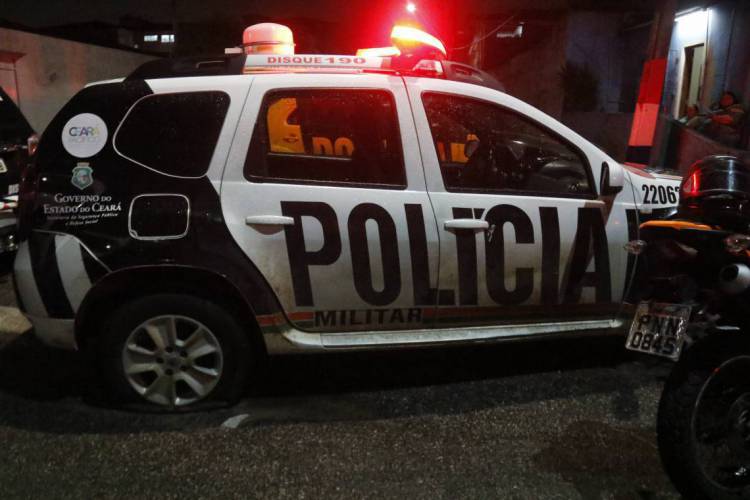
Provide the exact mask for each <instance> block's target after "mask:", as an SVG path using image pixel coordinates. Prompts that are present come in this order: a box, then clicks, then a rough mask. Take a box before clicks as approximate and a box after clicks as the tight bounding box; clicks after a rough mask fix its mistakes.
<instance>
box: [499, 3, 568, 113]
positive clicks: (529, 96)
mask: <svg viewBox="0 0 750 500" xmlns="http://www.w3.org/2000/svg"><path fill="white" fill-rule="evenodd" d="M528 24H531V23H527V25H528ZM531 29H532V28H531V27H529V28H527V31H530V30H531ZM543 30H544V33H543V38H541V39H539V40H538V41H536V43H534V44H533V45H531V46H529V47H526V50H524V51H522V52H519V53H516V54H501V55H500V57H497V56H495V55H494V54H491V53H490V54H487V56H486V57H487V59H489V60H490V61H494V60H499V63H497V64H492V65H488V66H489V67H488V68H487V71H489V72H490V73H492V74H493V75H495V76H496V77H497V79H498V80H500V82H501V83H502V84H503V85H504V86H505V91H506V92H507V93H508V94H510V95H512V96H515V97H517V98H519V99H521V100H522V101H525V102H527V103H529V104H531V105H532V106H535V107H536V108H539V109H540V110H542V111H544V112H545V113H547V114H548V115H550V116H553V117H555V118H558V119H559V118H560V116H561V115H562V110H563V92H562V87H561V86H560V76H559V75H560V69H561V68H562V66H563V63H564V62H565V50H564V47H565V43H566V36H567V34H566V16H564V15H563V16H560V18H559V19H557V20H556V21H554V22H546V23H545V24H544V25H543ZM524 36H526V34H524ZM502 57H507V58H506V59H502Z"/></svg>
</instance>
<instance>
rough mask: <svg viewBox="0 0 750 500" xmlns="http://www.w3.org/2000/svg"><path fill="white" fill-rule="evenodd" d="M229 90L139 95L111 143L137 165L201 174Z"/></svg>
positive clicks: (186, 174)
mask: <svg viewBox="0 0 750 500" xmlns="http://www.w3.org/2000/svg"><path fill="white" fill-rule="evenodd" d="M228 109H229V96H228V95H227V94H226V93H224V92H219V91H201V92H180V93H174V94H154V95H150V96H147V97H145V98H143V99H141V100H140V101H138V102H137V103H136V104H135V106H133V108H132V109H131V110H130V111H129V112H128V114H127V115H126V116H125V118H124V119H123V121H122V123H121V124H120V127H119V128H118V130H117V133H116V134H115V137H114V140H113V143H114V146H115V149H116V150H117V152H118V153H119V154H120V155H122V156H124V157H125V158H128V159H129V160H131V161H134V162H136V163H138V164H140V165H143V166H145V167H148V168H151V169H153V170H156V171H158V172H161V173H164V174H167V175H174V176H178V177H190V178H197V177H201V176H203V175H205V173H206V171H207V170H208V167H209V163H210V162H211V157H212V156H213V154H214V149H215V148H216V142H217V141H218V139H219V134H220V133H221V128H222V126H223V125H224V118H225V117H226V114H227V110H228Z"/></svg>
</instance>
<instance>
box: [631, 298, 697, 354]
mask: <svg viewBox="0 0 750 500" xmlns="http://www.w3.org/2000/svg"><path fill="white" fill-rule="evenodd" d="M689 321H690V306H686V305H683V304H661V303H658V302H641V303H640V304H638V309H636V312H635V318H634V319H633V324H632V325H630V333H629V334H628V339H627V340H626V341H625V347H626V348H627V349H630V350H631V351H637V352H642V353H645V354H653V355H654V356H663V357H665V358H669V359H672V360H674V361H677V359H679V357H680V353H681V352H682V345H683V344H684V343H685V332H686V331H687V326H688V322H689Z"/></svg>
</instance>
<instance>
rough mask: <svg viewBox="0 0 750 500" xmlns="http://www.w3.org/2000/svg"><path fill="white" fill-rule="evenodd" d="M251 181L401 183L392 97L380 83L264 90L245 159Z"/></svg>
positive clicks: (403, 178)
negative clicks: (378, 86)
mask: <svg viewBox="0 0 750 500" xmlns="http://www.w3.org/2000/svg"><path fill="white" fill-rule="evenodd" d="M245 177H246V178H247V179H248V180H250V181H253V182H285V183H295V184H323V185H346V186H350V187H373V188H386V189H393V188H398V189H404V188H406V174H405V171H404V161H403V152H402V149H401V138H400V132H399V128H398V121H397V115H396V104H395V102H394V99H393V96H392V95H391V94H390V93H389V92H386V91H383V90H363V89H293V90H292V89H290V90H276V91H272V92H269V93H268V94H266V96H265V98H264V99H263V104H262V105H261V109H260V113H259V115H258V120H257V122H256V124H255V130H254V131H253V137H252V140H251V142H250V148H249V150H248V154H247V159H246V161H245Z"/></svg>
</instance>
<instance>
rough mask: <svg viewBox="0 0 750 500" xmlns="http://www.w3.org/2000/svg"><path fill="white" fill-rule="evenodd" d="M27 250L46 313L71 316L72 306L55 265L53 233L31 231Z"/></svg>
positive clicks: (52, 316) (53, 316)
mask: <svg viewBox="0 0 750 500" xmlns="http://www.w3.org/2000/svg"><path fill="white" fill-rule="evenodd" d="M29 252H30V254H31V268H32V271H33V273H34V281H36V284H37V288H38V289H39V295H40V296H41V297H42V302H43V303H44V307H45V309H47V314H49V317H51V318H72V317H73V308H72V307H71V305H70V301H69V300H68V296H67V294H66V293H65V288H64V287H63V283H62V279H61V278H60V269H59V268H58V266H57V256H56V255H55V235H54V234H48V233H37V232H33V233H31V237H30V238H29Z"/></svg>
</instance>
